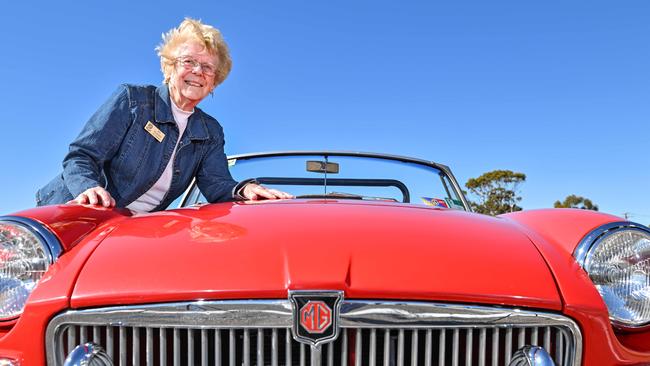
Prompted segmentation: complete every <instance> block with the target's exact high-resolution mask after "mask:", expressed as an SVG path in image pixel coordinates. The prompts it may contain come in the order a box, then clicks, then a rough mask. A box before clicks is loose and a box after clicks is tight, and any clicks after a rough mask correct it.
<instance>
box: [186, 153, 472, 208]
mask: <svg viewBox="0 0 650 366" xmlns="http://www.w3.org/2000/svg"><path fill="white" fill-rule="evenodd" d="M299 155H326V156H356V157H365V158H376V159H385V160H397V161H401V162H405V163H415V164H421V165H427V166H430V167H433V168H436V169H439V170H440V171H442V172H444V173H445V174H446V175H447V177H448V178H449V180H450V181H451V184H452V185H453V186H454V189H455V190H456V194H457V195H458V197H460V199H461V201H462V202H463V206H464V207H465V210H466V211H467V212H472V208H471V206H470V204H469V201H467V198H465V195H464V194H463V189H462V187H461V186H460V184H459V183H458V181H457V180H456V177H455V176H454V174H453V173H452V172H451V169H450V168H449V166H447V165H444V164H440V163H436V162H434V161H430V160H424V159H417V158H411V157H408V156H401V155H391V154H382V153H372V152H361V151H342V150H304V151H300V150H290V151H269V152H256V153H246V154H235V155H228V156H227V158H226V159H227V160H228V161H230V160H233V159H234V160H247V159H254V158H270V157H278V156H299ZM195 188H196V181H195V180H194V179H192V182H191V183H190V185H189V187H188V189H187V190H186V191H185V193H184V194H183V198H182V199H181V201H180V206H179V208H180V207H185V206H186V205H187V200H188V198H190V197H191V195H192V192H193V191H194V189H195Z"/></svg>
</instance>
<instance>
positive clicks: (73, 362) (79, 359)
mask: <svg viewBox="0 0 650 366" xmlns="http://www.w3.org/2000/svg"><path fill="white" fill-rule="evenodd" d="M112 365H113V360H112V359H111V358H110V357H109V356H108V354H106V352H105V351H104V349H103V348H102V347H100V346H98V345H96V344H95V343H85V344H80V345H78V346H77V347H75V348H74V349H73V350H72V352H70V354H69V355H68V357H66V359H65V361H64V363H63V366H112Z"/></svg>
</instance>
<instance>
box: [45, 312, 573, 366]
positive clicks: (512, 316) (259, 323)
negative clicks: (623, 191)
mask: <svg viewBox="0 0 650 366" xmlns="http://www.w3.org/2000/svg"><path fill="white" fill-rule="evenodd" d="M66 324H74V325H79V326H86V325H88V326H91V325H110V326H129V327H144V328H146V327H152V328H153V327H162V328H191V329H230V328H232V327H236V328H240V329H241V328H244V329H253V328H285V329H286V328H290V327H291V326H292V312H291V303H290V301H289V300H260V301H253V300H231V301H197V302H183V303H168V304H154V305H135V306H118V307H109V308H101V309H88V310H71V311H68V312H65V313H62V314H60V315H57V316H56V317H54V318H53V319H52V321H51V322H50V323H49V325H48V327H47V331H46V349H47V362H48V365H50V366H54V365H60V362H61V360H55V357H56V354H57V353H56V352H55V350H56V349H57V347H60V344H58V343H57V340H58V339H59V334H60V332H62V331H63V329H64V328H65V327H64V326H65V325H66ZM340 326H341V327H342V328H352V329H361V328H364V329H372V328H384V329H386V330H388V329H401V330H403V329H410V330H414V329H445V328H447V329H451V330H455V331H456V332H453V334H452V333H450V334H449V335H448V336H451V337H452V338H453V342H454V347H455V348H458V346H459V345H458V343H457V342H458V332H457V331H458V329H459V328H466V329H472V328H477V327H486V328H492V329H494V331H495V332H498V331H499V329H505V331H506V332H510V333H511V332H512V327H513V326H519V327H524V326H531V327H534V326H542V327H551V326H557V327H561V328H563V329H566V330H567V332H568V333H569V334H570V335H571V337H570V339H564V337H560V338H559V339H560V340H561V341H562V342H567V341H568V342H571V343H574V347H573V349H572V350H571V354H565V355H563V356H562V357H564V358H565V359H567V360H573V362H572V363H571V365H575V366H577V365H580V364H581V358H582V343H583V342H582V334H581V333H580V329H579V328H578V325H577V324H576V323H575V322H574V321H572V320H571V319H569V318H566V317H564V316H561V315H556V314H552V313H546V312H537V311H528V310H521V309H516V308H515V309H504V308H492V307H486V306H475V305H457V304H439V303H427V302H399V301H391V302H379V301H363V300H344V301H343V302H342V303H341V313H340ZM346 330H347V329H342V337H343V340H342V342H343V344H346V343H347V337H348V335H347V333H348V332H347V331H346ZM400 333H402V332H400ZM445 333H446V332H441V334H440V336H441V337H444V336H445ZM229 334H230V337H234V333H233V331H232V330H231V331H230V333H229ZM402 334H403V333H402ZM402 334H400V336H399V338H401V339H402V342H398V343H400V344H399V345H398V348H399V349H398V351H400V352H404V351H405V350H404V344H403V335H402ZM558 336H560V335H559V334H558ZM287 338H288V337H287ZM450 341H451V340H448V342H450ZM444 342H445V341H444V340H442V341H441V344H444ZM557 343H559V342H557ZM233 344H234V342H230V345H231V346H232V345H233ZM493 346H494V345H493ZM508 346H510V347H512V345H511V344H508V345H506V347H508ZM556 346H558V347H559V344H556ZM286 347H288V348H290V347H291V344H289V343H287V344H286ZM384 347H390V346H389V345H387V344H386V343H385V344H384ZM304 348H306V347H302V346H301V351H302V350H303V349H304ZM346 351H347V349H344V351H343V352H342V353H341V356H342V357H346V354H345V352H346ZM109 354H110V352H109ZM233 354H234V352H231V356H232V355H233ZM289 354H290V353H289ZM301 354H303V353H302V352H301ZM303 357H304V356H303ZM343 360H346V359H345V358H343V359H342V361H343ZM233 361H234V360H233V359H231V363H232V362H233ZM507 361H508V362H509V361H510V360H507Z"/></svg>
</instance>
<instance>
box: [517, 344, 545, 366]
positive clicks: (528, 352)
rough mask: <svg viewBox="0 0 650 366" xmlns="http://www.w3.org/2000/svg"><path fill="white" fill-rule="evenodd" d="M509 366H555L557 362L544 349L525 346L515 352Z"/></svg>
mask: <svg viewBox="0 0 650 366" xmlns="http://www.w3.org/2000/svg"><path fill="white" fill-rule="evenodd" d="M508 366H555V362H553V359H552V358H551V356H550V355H549V354H548V352H546V350H545V349H544V348H542V347H537V346H524V347H522V348H520V349H518V350H517V352H515V354H514V355H513V357H512V361H510V363H509V364H508Z"/></svg>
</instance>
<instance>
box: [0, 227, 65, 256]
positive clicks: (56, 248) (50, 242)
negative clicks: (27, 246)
mask: <svg viewBox="0 0 650 366" xmlns="http://www.w3.org/2000/svg"><path fill="white" fill-rule="evenodd" d="M0 222H7V223H10V224H13V225H16V224H18V225H20V226H22V227H24V228H26V229H27V230H29V231H30V232H31V233H32V234H34V235H36V237H37V238H39V239H41V241H42V242H43V243H45V246H44V248H45V250H46V254H47V256H48V259H49V261H50V264H52V263H54V261H56V260H57V258H59V256H60V255H61V253H62V252H63V247H62V246H61V243H60V242H59V239H58V238H57V237H56V235H54V234H53V233H52V232H51V231H50V230H49V229H48V228H46V227H45V225H43V224H41V223H40V222H38V221H36V220H34V219H30V218H27V217H22V216H0Z"/></svg>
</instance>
